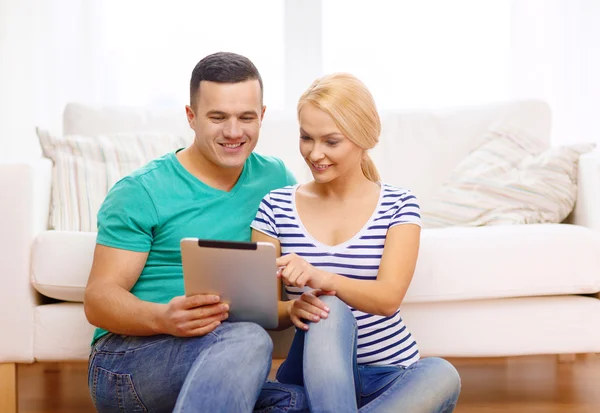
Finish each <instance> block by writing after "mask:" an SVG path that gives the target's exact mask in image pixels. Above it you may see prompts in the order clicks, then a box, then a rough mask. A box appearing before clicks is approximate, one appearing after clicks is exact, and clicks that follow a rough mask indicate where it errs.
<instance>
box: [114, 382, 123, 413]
mask: <svg viewBox="0 0 600 413" xmlns="http://www.w3.org/2000/svg"><path fill="white" fill-rule="evenodd" d="M115 379H116V380H115V382H116V383H117V385H116V386H115V390H116V393H117V404H118V406H119V412H120V413H125V406H124V405H123V397H122V396H121V386H122V381H123V378H122V376H120V375H116V377H115Z"/></svg>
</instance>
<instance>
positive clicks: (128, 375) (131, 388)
mask: <svg viewBox="0 0 600 413" xmlns="http://www.w3.org/2000/svg"><path fill="white" fill-rule="evenodd" d="M123 378H126V379H127V381H128V382H129V383H128V384H129V385H128V386H127V387H128V388H129V392H130V393H131V396H133V397H135V399H136V400H137V402H138V404H139V407H141V408H142V410H143V411H144V413H148V409H147V408H146V405H144V403H142V400H141V399H140V396H139V395H138V393H137V391H136V390H135V385H134V384H133V379H132V378H131V374H124V375H123Z"/></svg>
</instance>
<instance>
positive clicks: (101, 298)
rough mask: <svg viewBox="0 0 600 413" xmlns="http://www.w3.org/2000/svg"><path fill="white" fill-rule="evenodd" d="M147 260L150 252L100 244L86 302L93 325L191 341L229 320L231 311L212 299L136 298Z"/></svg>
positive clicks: (130, 333) (127, 333)
mask: <svg viewBox="0 0 600 413" xmlns="http://www.w3.org/2000/svg"><path fill="white" fill-rule="evenodd" d="M147 258H148V253H147V252H134V251H128V250H122V249H118V248H111V247H107V246H104V245H100V244H98V245H96V250H95V252H94V261H93V264H92V270H91V272H90V277H89V280H88V284H87V287H86V289H85V297H84V309H85V314H86V317H87V319H88V321H89V322H90V323H91V324H93V325H95V326H97V327H100V328H103V329H105V330H107V331H110V332H112V333H116V334H124V335H133V336H149V335H155V334H171V335H175V336H182V337H186V336H201V335H204V334H208V333H210V332H211V331H212V330H214V329H215V328H216V327H217V326H218V325H219V324H220V322H221V321H222V320H224V319H226V318H227V316H228V314H227V310H228V307H227V306H226V304H220V303H219V302H218V301H219V298H218V297H215V296H212V295H196V296H192V297H183V296H182V297H175V298H173V299H172V300H171V302H170V303H169V304H156V303H150V302H147V301H142V300H140V299H138V298H137V297H135V296H134V295H133V294H131V292H130V290H131V288H133V286H134V285H135V283H136V282H137V280H138V278H139V277H140V274H141V272H142V269H143V268H144V265H145V264H146V259H147ZM223 306H225V307H223Z"/></svg>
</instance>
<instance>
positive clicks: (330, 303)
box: [319, 295, 356, 324]
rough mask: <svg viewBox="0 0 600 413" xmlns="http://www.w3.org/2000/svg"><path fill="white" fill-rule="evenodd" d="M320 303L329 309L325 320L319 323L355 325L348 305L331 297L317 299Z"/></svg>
mask: <svg viewBox="0 0 600 413" xmlns="http://www.w3.org/2000/svg"><path fill="white" fill-rule="evenodd" d="M319 299H320V300H321V301H323V303H324V304H325V305H326V306H327V307H328V308H329V312H328V314H327V318H325V319H322V320H321V321H326V322H329V323H336V324H339V323H356V320H355V318H354V315H353V314H352V311H350V308H349V307H348V305H347V304H346V303H345V302H343V301H342V300H340V299H339V298H337V297H335V296H332V295H323V296H321V297H319Z"/></svg>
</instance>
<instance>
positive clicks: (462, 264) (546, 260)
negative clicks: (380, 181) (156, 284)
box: [31, 224, 600, 303]
mask: <svg viewBox="0 0 600 413" xmlns="http://www.w3.org/2000/svg"><path fill="white" fill-rule="evenodd" d="M95 242H96V234H94V233H83V232H65V231H46V232H43V233H42V234H40V235H39V236H38V237H37V238H36V240H35V242H34V245H33V250H32V254H33V256H32V275H31V281H32V284H33V286H34V287H35V288H36V289H37V290H38V291H39V292H40V293H42V294H44V295H46V296H49V297H52V298H56V299H59V300H66V301H80V302H81V301H83V293H84V289H85V285H86V283H87V279H88V275H89V272H90V268H91V265H92V258H93V250H94V246H95ZM598 291H600V239H599V236H598V235H597V234H596V233H595V232H593V231H591V230H590V229H588V228H584V227H580V226H575V225H566V224H539V225H510V226H493V227H481V228H443V229H426V230H423V234H422V240H421V250H420V253H419V260H418V262H417V268H416V270H415V275H414V277H413V281H412V283H411V286H410V288H409V290H408V292H407V295H406V297H405V299H404V302H406V303H410V302H434V301H455V300H476V299H485V298H501V297H523V296H535V295H558V294H586V293H595V292H598Z"/></svg>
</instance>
